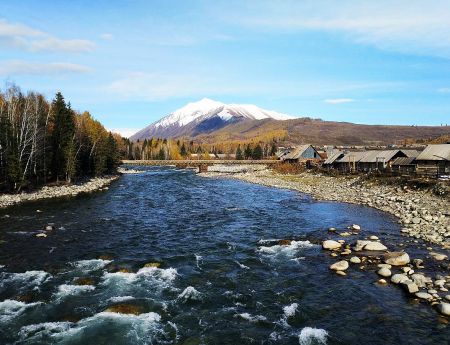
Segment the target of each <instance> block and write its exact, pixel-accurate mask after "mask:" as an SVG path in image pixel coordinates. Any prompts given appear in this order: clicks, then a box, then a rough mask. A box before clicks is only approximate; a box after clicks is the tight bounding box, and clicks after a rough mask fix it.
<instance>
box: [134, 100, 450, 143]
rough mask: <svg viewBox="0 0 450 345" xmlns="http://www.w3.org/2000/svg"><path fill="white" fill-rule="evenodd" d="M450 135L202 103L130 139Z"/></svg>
mask: <svg viewBox="0 0 450 345" xmlns="http://www.w3.org/2000/svg"><path fill="white" fill-rule="evenodd" d="M449 135H450V126H390V125H361V124H354V123H349V122H335V121H322V120H320V119H310V118H298V119H296V118H294V117H293V116H290V115H286V114H282V113H277V112H274V111H269V110H264V109H261V108H259V107H257V106H255V105H237V104H230V105H227V104H224V103H221V102H217V101H213V100H210V99H206V98H205V99H202V100H200V101H199V102H195V103H189V104H187V105H186V106H185V107H183V108H181V109H178V110H176V111H174V112H173V113H171V114H169V115H167V116H165V117H163V118H162V119H161V120H159V121H157V122H155V123H153V124H151V125H150V126H148V127H146V128H144V129H142V130H141V131H139V132H137V133H136V134H134V135H133V136H131V138H130V139H131V140H133V141H136V140H138V139H140V140H143V139H146V138H147V139H148V138H151V137H159V138H179V137H180V138H181V137H183V138H189V139H192V140H195V141H197V142H202V143H211V144H212V143H218V142H233V141H249V140H268V139H269V140H270V139H271V138H277V140H278V141H279V142H281V143H283V144H285V145H289V144H301V143H311V144H315V145H327V144H328V145H383V144H392V143H399V142H401V141H404V140H406V139H412V141H417V140H421V141H430V140H433V139H434V138H438V137H447V136H449Z"/></svg>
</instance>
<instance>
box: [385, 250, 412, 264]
mask: <svg viewBox="0 0 450 345" xmlns="http://www.w3.org/2000/svg"><path fill="white" fill-rule="evenodd" d="M383 260H384V262H385V263H387V264H389V265H392V266H404V265H407V264H409V261H410V259H409V255H408V253H405V252H391V253H386V254H384V256H383Z"/></svg>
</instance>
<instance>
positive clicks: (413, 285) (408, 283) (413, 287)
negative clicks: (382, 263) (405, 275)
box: [402, 280, 419, 293]
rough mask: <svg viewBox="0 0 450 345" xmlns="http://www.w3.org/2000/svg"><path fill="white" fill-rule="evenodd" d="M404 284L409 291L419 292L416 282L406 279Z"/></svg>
mask: <svg viewBox="0 0 450 345" xmlns="http://www.w3.org/2000/svg"><path fill="white" fill-rule="evenodd" d="M402 286H403V287H404V288H405V290H406V291H408V292H409V293H416V292H419V288H418V287H417V285H416V283H414V282H412V281H410V280H408V281H405V282H404V283H403V284H402Z"/></svg>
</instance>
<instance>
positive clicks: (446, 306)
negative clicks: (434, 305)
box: [438, 302, 450, 316]
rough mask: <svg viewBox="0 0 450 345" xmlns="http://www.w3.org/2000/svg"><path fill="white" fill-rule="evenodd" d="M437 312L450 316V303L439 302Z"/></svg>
mask: <svg viewBox="0 0 450 345" xmlns="http://www.w3.org/2000/svg"><path fill="white" fill-rule="evenodd" d="M438 310H439V312H440V313H441V314H442V315H446V316H450V303H446V302H441V303H440V304H439V305H438Z"/></svg>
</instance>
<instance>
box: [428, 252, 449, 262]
mask: <svg viewBox="0 0 450 345" xmlns="http://www.w3.org/2000/svg"><path fill="white" fill-rule="evenodd" d="M430 255H431V257H432V258H433V259H435V260H436V261H442V260H446V259H447V255H445V254H441V253H436V252H430Z"/></svg>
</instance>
